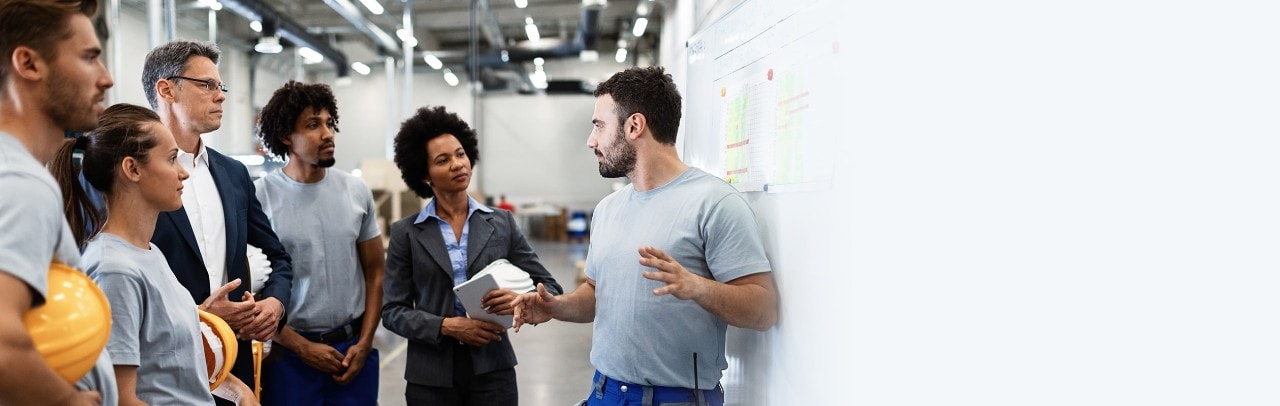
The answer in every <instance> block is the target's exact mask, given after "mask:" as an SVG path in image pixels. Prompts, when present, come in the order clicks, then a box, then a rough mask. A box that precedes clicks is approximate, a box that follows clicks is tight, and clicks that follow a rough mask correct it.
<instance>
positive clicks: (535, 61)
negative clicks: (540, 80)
mask: <svg viewBox="0 0 1280 406" xmlns="http://www.w3.org/2000/svg"><path fill="white" fill-rule="evenodd" d="M544 63H547V60H546V59H542V57H541V56H539V57H537V58H533V66H537V67H539V68H541V67H542V64H544Z"/></svg>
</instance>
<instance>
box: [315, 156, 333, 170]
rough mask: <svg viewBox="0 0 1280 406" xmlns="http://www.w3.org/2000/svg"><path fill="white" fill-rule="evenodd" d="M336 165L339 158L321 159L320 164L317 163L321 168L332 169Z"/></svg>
mask: <svg viewBox="0 0 1280 406" xmlns="http://www.w3.org/2000/svg"><path fill="white" fill-rule="evenodd" d="M335 163H338V159H337V158H326V159H321V160H320V162H316V166H319V167H321V168H332V167H333V164H335Z"/></svg>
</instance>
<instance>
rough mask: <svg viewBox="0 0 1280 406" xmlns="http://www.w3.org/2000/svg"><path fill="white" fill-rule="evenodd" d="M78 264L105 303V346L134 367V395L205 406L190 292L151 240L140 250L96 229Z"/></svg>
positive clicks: (205, 379)
mask: <svg viewBox="0 0 1280 406" xmlns="http://www.w3.org/2000/svg"><path fill="white" fill-rule="evenodd" d="M84 264H85V266H86V268H85V269H86V271H88V272H89V276H90V277H91V278H93V280H94V281H95V282H97V283H98V285H99V286H101V287H102V290H103V292H105V293H106V294H107V301H109V302H111V321H112V323H111V339H110V340H108V341H107V351H108V352H110V353H111V359H112V361H113V362H115V363H116V364H118V365H136V366H138V379H137V388H136V389H135V390H136V392H137V395H138V399H141V400H142V401H144V402H147V404H152V405H197V404H203V405H211V404H213V396H212V395H210V393H209V373H208V369H207V367H206V365H205V360H204V344H203V341H202V338H201V335H200V324H199V323H200V317H199V316H198V315H196V307H195V306H194V305H192V304H191V295H190V294H189V293H187V290H186V289H184V288H183V287H182V284H180V283H178V278H176V277H174V276H173V272H172V271H170V270H169V263H168V262H166V261H165V259H164V254H162V253H160V249H159V248H156V246H155V244H151V245H150V249H145V250H144V249H141V248H138V247H136V246H134V245H133V244H130V243H129V242H127V241H125V240H124V239H123V238H120V237H119V236H117V235H114V234H107V233H102V234H98V236H97V237H94V239H93V240H91V241H90V242H89V244H88V245H87V246H86V247H85V250H84Z"/></svg>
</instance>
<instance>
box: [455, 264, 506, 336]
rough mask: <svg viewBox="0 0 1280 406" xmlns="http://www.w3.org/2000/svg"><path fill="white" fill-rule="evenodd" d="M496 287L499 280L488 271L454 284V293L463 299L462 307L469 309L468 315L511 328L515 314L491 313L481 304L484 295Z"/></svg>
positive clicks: (459, 298)
mask: <svg viewBox="0 0 1280 406" xmlns="http://www.w3.org/2000/svg"><path fill="white" fill-rule="evenodd" d="M495 289H498V281H497V280H495V279H494V278H493V274H488V273H486V274H481V275H476V277H474V278H471V280H468V281H466V282H462V284H461V285H458V286H454V287H453V293H454V294H457V295H458V300H460V301H462V307H463V308H464V309H466V310H467V317H470V318H473V319H476V320H485V321H489V322H493V323H495V324H498V325H500V326H503V327H506V328H511V324H512V322H513V321H514V320H515V316H514V315H505V316H504V315H497V314H489V313H486V312H485V311H484V306H481V305H480V303H481V302H482V300H481V299H482V298H484V295H485V294H486V293H489V291H492V290H495Z"/></svg>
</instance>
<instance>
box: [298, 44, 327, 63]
mask: <svg viewBox="0 0 1280 406" xmlns="http://www.w3.org/2000/svg"><path fill="white" fill-rule="evenodd" d="M298 55H302V63H305V64H313V63H320V62H324V55H320V53H319V52H316V50H314V49H311V48H307V47H298Z"/></svg>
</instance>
